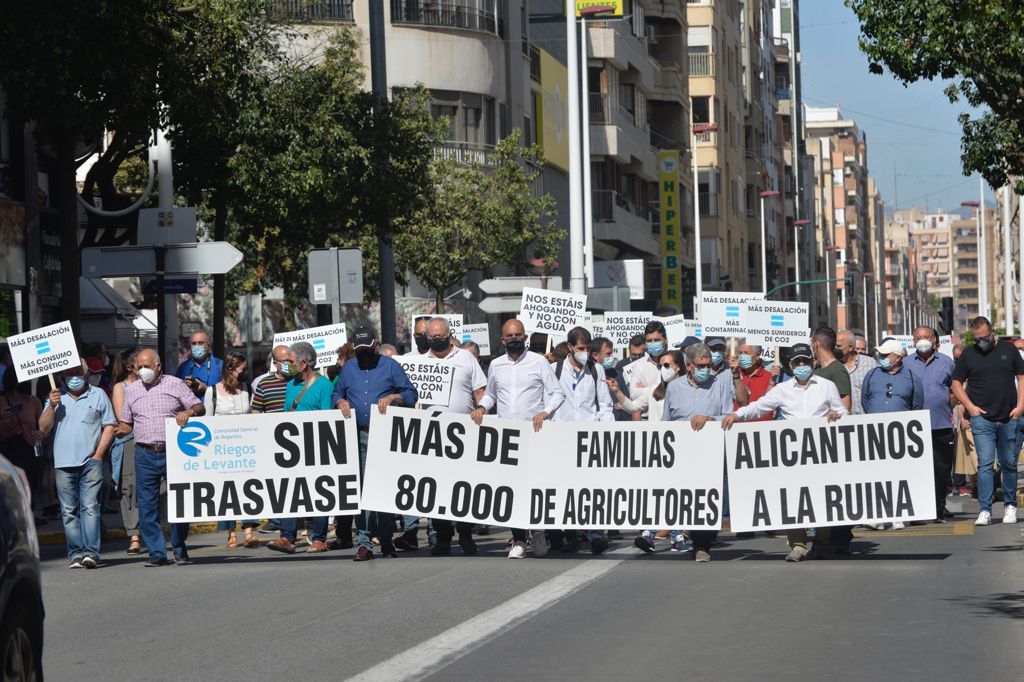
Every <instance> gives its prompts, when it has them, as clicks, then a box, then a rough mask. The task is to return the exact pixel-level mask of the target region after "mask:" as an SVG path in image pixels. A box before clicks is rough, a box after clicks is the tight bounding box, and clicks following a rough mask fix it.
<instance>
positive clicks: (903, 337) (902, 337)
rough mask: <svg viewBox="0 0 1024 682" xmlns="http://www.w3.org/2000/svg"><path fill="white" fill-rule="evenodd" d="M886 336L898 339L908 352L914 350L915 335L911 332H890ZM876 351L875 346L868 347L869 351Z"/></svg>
mask: <svg viewBox="0 0 1024 682" xmlns="http://www.w3.org/2000/svg"><path fill="white" fill-rule="evenodd" d="M885 338H887V339H895V340H896V341H898V342H899V344H900V345H901V346H903V350H905V351H907V353H908V354H910V353H913V352H914V337H913V335H911V334H890V335H889V336H886V337H885ZM874 351H875V349H874V347H869V348H868V352H869V353H873V352H874Z"/></svg>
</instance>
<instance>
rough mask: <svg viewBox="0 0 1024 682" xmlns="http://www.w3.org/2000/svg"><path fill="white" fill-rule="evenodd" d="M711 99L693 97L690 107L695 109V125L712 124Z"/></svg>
mask: <svg viewBox="0 0 1024 682" xmlns="http://www.w3.org/2000/svg"><path fill="white" fill-rule="evenodd" d="M710 103H711V98H710V97H691V98H690V106H691V107H693V122H694V123H711V109H710Z"/></svg>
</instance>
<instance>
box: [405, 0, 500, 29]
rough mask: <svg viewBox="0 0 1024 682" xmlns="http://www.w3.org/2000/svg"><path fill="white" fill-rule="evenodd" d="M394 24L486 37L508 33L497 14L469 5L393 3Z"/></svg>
mask: <svg viewBox="0 0 1024 682" xmlns="http://www.w3.org/2000/svg"><path fill="white" fill-rule="evenodd" d="M391 23H392V24H395V25H402V24H412V25H416V26H438V27H440V28H456V29H462V30H466V31H480V32H482V33H498V34H503V33H504V27H503V26H501V22H499V21H498V20H497V18H496V17H495V16H494V13H493V12H488V11H487V10H484V9H480V8H479V7H471V6H467V5H456V4H450V3H445V4H443V5H442V4H440V3H425V2H422V1H421V0H391Z"/></svg>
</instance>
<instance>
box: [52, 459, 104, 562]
mask: <svg viewBox="0 0 1024 682" xmlns="http://www.w3.org/2000/svg"><path fill="white" fill-rule="evenodd" d="M55 473H56V480H57V497H58V498H59V499H60V515H61V518H62V519H63V521H64V535H65V537H66V538H67V545H68V559H73V558H75V557H86V556H91V557H92V558H93V559H96V560H97V561H98V560H99V558H100V491H101V490H102V489H103V462H102V461H100V460H95V459H92V458H89V461H87V462H86V463H85V464H83V465H82V466H77V467H58V468H57V469H56V470H55Z"/></svg>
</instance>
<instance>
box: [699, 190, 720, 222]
mask: <svg viewBox="0 0 1024 682" xmlns="http://www.w3.org/2000/svg"><path fill="white" fill-rule="evenodd" d="M721 196H722V195H721V194H719V193H718V192H698V193H697V201H698V202H699V204H700V215H701V217H702V218H714V217H716V216H718V215H719V206H718V202H719V197H721Z"/></svg>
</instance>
